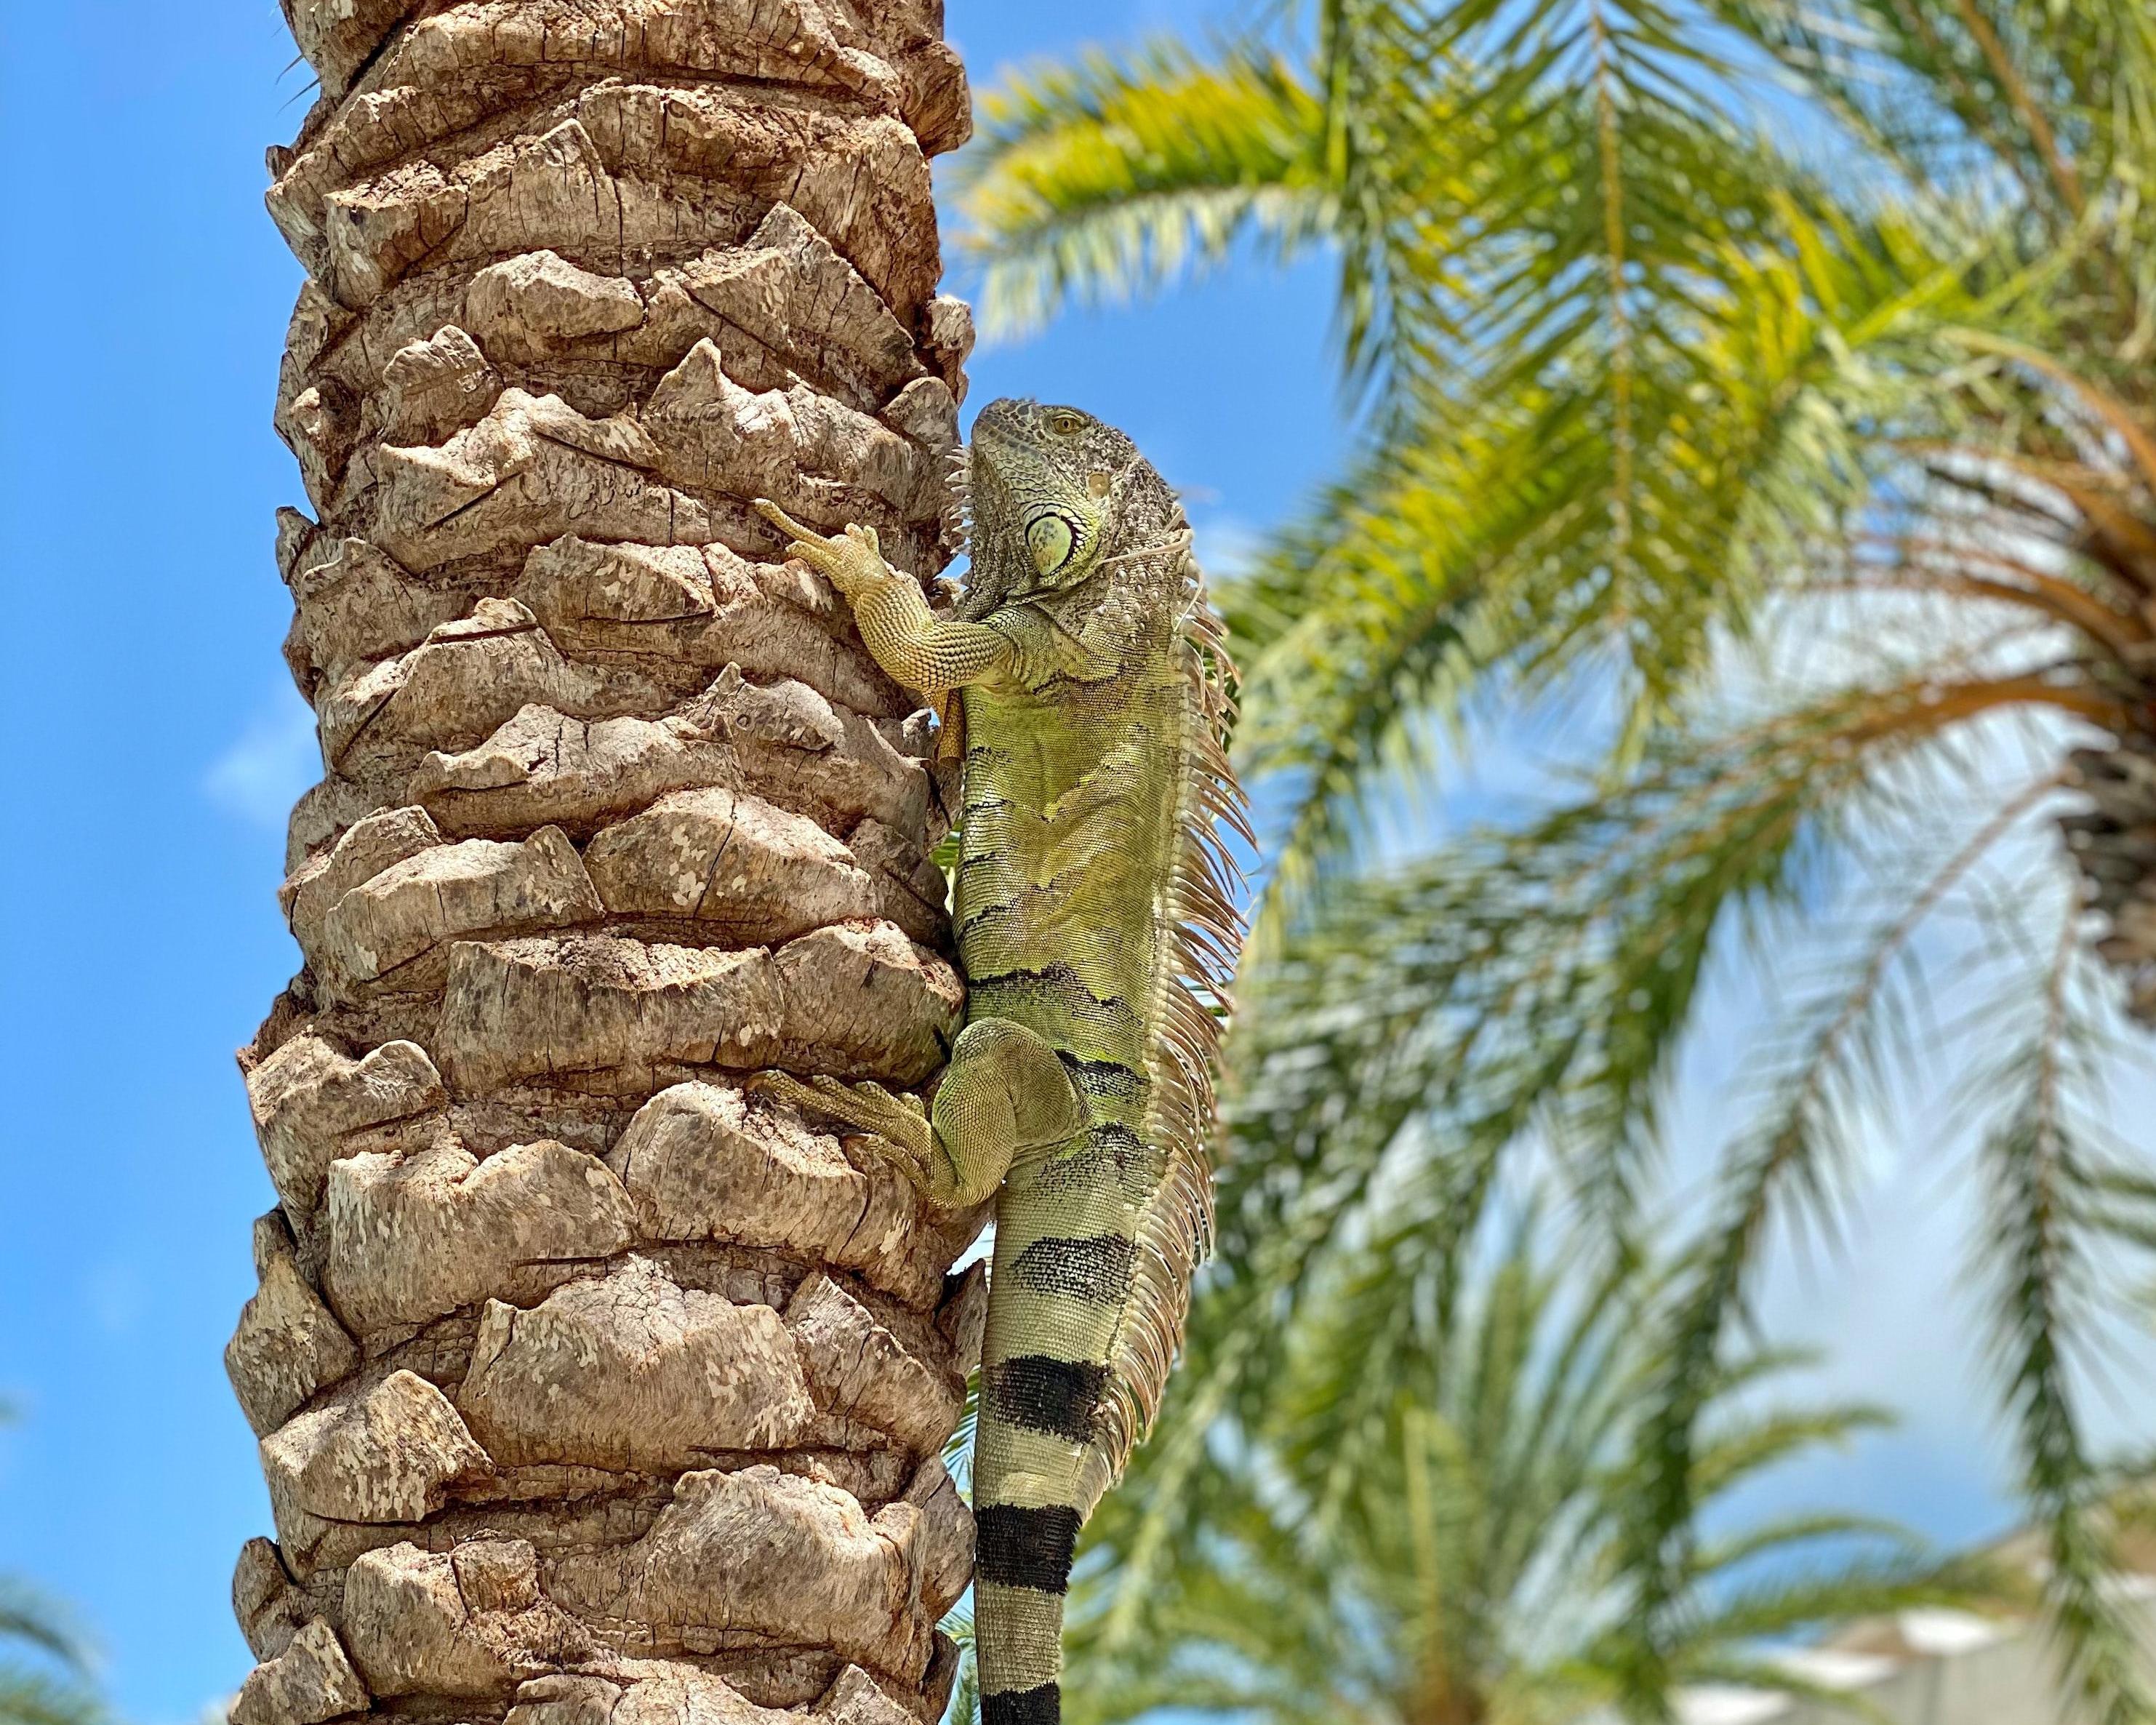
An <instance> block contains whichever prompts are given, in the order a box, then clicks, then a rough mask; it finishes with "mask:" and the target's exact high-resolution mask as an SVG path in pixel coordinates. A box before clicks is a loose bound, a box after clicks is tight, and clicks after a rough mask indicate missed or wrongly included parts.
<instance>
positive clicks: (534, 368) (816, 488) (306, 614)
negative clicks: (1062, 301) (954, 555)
mask: <svg viewBox="0 0 2156 1725" xmlns="http://www.w3.org/2000/svg"><path fill="white" fill-rule="evenodd" d="M285 14H286V17H287V18H288V20H289V22H290V24H291V26H292V28H293V31H294V33H295V36H296V38H297V39H298V40H299V43H300V47H301V49H302V50H303V51H304V52H305V54H306V55H307V57H308V58H309V59H311V61H312V62H313V64H314V65H315V66H316V69H317V70H318V71H319V73H320V74H321V84H322V90H323V96H322V99H321V102H320V103H319V104H318V105H317V106H316V109H315V110H314V111H313V112H312V113H311V115H310V116H308V118H307V120H306V121H305V125H304V126H303V127H302V128H301V131H300V137H299V139H298V141H297V142H296V143H295V145H294V146H293V147H291V148H290V149H281V148H280V149H278V150H275V151H272V152H271V157H270V166H271V171H272V174H273V177H274V179H275V184H274V186H273V188H272V190H271V192H270V194H269V205H270V210H271V213H272V214H273V216H274V217H275V220H276V221H277V223H278V225H279V226H280V228H281V229H282V230H283V232H284V233H285V235H286V237H287V238H288V239H290V243H291V244H292V246H293V249H295V251H296V252H297V253H298V254H299V256H300V259H301V260H302V261H303V262H304V263H305V265H306V267H307V270H308V271H309V277H310V279H309V280H308V282H307V284H306V285H305V288H304V289H303V290H302V291H301V294H300V303H299V307H298V310H297V312H296V314H295V317H294V320H293V324H292V328H291V333H290V347H289V349H288V352H287V354H286V357H285V366H284V370H283V374H282V377H281V380H280V389H279V396H278V404H277V413H276V424H277V427H278V429H279V431H280V434H282V435H283V436H284V438H285V440H286V441H287V442H288V443H289V444H290V446H291V448H292V450H293V453H294V454H295V456H296V457H297V458H298V460H299V464H300V472H301V475H302V478H303V480H304V481H305V487H306V491H307V495H308V496H309V498H310V499H311V514H302V513H300V512H299V511H286V512H285V516H284V517H283V520H282V527H281V531H280V536H279V561H280V567H281V569H282V572H283V574H284V578H285V582H286V583H287V584H288V585H289V586H290V589H291V592H292V595H293V598H294V602H295V612H296V614H295V622H294V624H293V628H292V632H291V635H290V639H289V641H288V643H287V648H286V657H287V659H288V660H289V662H290V666H291V670H292V672H293V675H295V678H296V679H297V680H298V683H299V685H300V690H301V691H302V693H303V694H304V695H305V696H306V697H307V699H308V700H309V701H311V703H312V704H313V705H314V707H315V710H316V714H317V716H318V717H319V720H320V724H321V743H322V752H323V759H324V766H325V777H324V779H323V781H322V783H321V785H320V786H319V787H317V788H316V789H315V790H313V791H311V792H310V793H308V795H307V796H306V797H305V798H303V799H302V801H301V803H300V806H299V808H298V809H296V810H295V814H294V817H293V822H292V830H291V839H290V855H289V859H288V860H289V867H290V879H289V880H287V882H286V884H285V890H284V892H283V895H282V902H283V905H284V908H285V913H286V915H287V916H288V917H289V919H290V925H291V928H292V932H293V933H294V935H295V937H296V939H297V940H298V942H299V943H300V948H301V950H302V952H303V953H304V955H305V968H304V969H303V970H302V971H301V973H300V975H299V977H298V978H296V979H295V981H294V983H292V985H291V987H290V989H289V990H288V992H287V993H285V995H284V996H283V997H282V998H281V999H280V1000H279V1001H278V1002H277V1004H276V1005H275V1009H273V1011H272V1012H271V1014H270V1015H269V1019H268V1021H267V1022H266V1023H265V1024H264V1025H263V1027H262V1029H261V1031H260V1032H259V1034H258V1035H257V1037H256V1039H255V1040H254V1043H253V1044H252V1045H250V1046H249V1048H248V1049H246V1050H244V1051H243V1053H242V1055H241V1065H242V1067H243V1069H244V1073H245V1076H246V1081H247V1086H248V1091H249V1101H250V1103H251V1106H252V1108H253V1111H254V1122H255V1126H256V1128H257V1132H258V1134H259V1139H260V1142H261V1147H262V1153H263V1156H264V1161H265V1162H266V1163H267V1165H268V1168H269V1174H270V1178H271V1179H272V1181H273V1183H275V1188H276V1191H277V1194H278V1199H279V1208H278V1209H276V1210H275V1211H274V1212H272V1213H271V1214H270V1215H269V1216H267V1217H265V1218H264V1219H263V1220H262V1221H261V1222H260V1223H259V1224H258V1225H257V1228H256V1233H255V1261H256V1266H257V1269H258V1271H259V1277H260V1283H261V1286H260V1290H259V1292H258V1293H257V1295H256V1296H255V1297H254V1299H253V1300H252V1301H250V1302H249V1305H248V1307H247V1309H246V1312H244V1314H243V1315H242V1317H241V1320H240V1323H239V1331H238V1332H237V1333H236V1334H235V1335H234V1338H233V1342H232V1345H231V1348H229V1350H228V1353H227V1363H228V1367H229V1369H230V1372H231V1375H232V1378H233V1382H234V1386H235V1388H236V1389H237V1391H238V1394H239V1399H240V1403H241V1405H242V1406H243V1408H244V1410H245V1412H246V1414H247V1416H248V1419H249V1421H250V1423H251V1424H252V1425H254V1429H255V1430H256V1432H257V1433H258V1435H259V1437H260V1439H261V1449H262V1461H263V1466H264V1472H265V1474H266V1476H267V1478H268V1481H269V1491H270V1499H271V1504H272V1508H273V1511H274V1514H275V1522H276V1534H277V1538H276V1540H275V1543H271V1542H269V1541H268V1540H256V1541H254V1542H252V1543H250V1544H249V1547H248V1548H247V1549H246V1551H245V1552H244V1553H243V1554H242V1556H241V1559H240V1563H239V1573H238V1574H237V1576H236V1578H235V1582H234V1603H235V1606H236V1608H237V1610H238V1612H239V1618H240V1622H241V1625H242V1627H243V1629H244V1630H245V1632H246V1634H247V1636H248V1639H249V1642H250V1644H251V1645H252V1646H253V1648H254V1652H255V1654H256V1656H257V1657H258V1658H259V1659H260V1660H261V1661H262V1664H261V1665H260V1666H259V1668H258V1669H257V1670H256V1671H255V1672H254V1675H253V1676H251V1677H250V1678H249V1680H248V1681H247V1685H246V1687H245V1689H244V1691H243V1692H242V1694H241V1696H240V1698H239V1702H238V1704H237V1707H236V1708H235V1712H234V1718H235V1720H236V1721H238V1722H239V1725H326V1722H329V1721H331V1720H339V1719H346V1718H357V1717H360V1716H362V1715H367V1714H379V1715H384V1716H395V1717H401V1718H408V1719H413V1720H421V1721H427V1720H440V1721H444V1722H447V1721H451V1720H454V1721H463V1722H473V1721H480V1720H497V1719H506V1720H511V1721H514V1722H516V1725H608V1722H612V1725H778V1722H779V1721H781V1720H788V1719H810V1718H813V1719H817V1720H824V1721H829V1722H834V1725H904V1722H906V1721H908V1720H921V1721H927V1720H932V1719H934V1718H935V1717H937V1716H938V1715H939V1714H940V1712H941V1711H942V1706H943V1703H944V1698H945V1696H946V1694H947V1690H948V1687H949V1683H950V1680H951V1677H952V1671H953V1663H954V1661H953V1657H952V1649H951V1647H950V1646H949V1645H948V1644H947V1643H946V1642H943V1641H942V1640H940V1639H939V1637H938V1636H937V1633H936V1628H935V1625H936V1623H937V1619H938V1618H939V1617H940V1615H942V1612H943V1611H944V1610H945V1609H947V1607H948V1606H949V1605H950V1604H951V1603H952V1600H953V1599H955V1598H956V1597H957V1594H959V1592H960V1591H961V1590H962V1588H963V1587H964V1585H965V1584H966V1582H967V1579H968V1575H969V1574H970V1569H971V1564H972V1553H973V1529H972V1523H971V1521H970V1518H969V1517H968V1514H967V1512H966V1510H965V1508H964V1507H963V1505H962V1503H961V1502H959V1500H958V1498H957V1495H956V1493H955V1492H954V1491H953V1490H952V1486H951V1483H950V1481H949V1480H948V1479H947V1477H946V1476H945V1475H944V1473H943V1471H942V1466H941V1465H940V1462H939V1461H938V1459H937V1458H938V1451H939V1450H940V1447H941V1445H942V1442H943V1440H945V1438H946V1437H947V1435H948V1434H949V1433H950V1431H951V1430H952V1426H953V1425H955V1423H956V1421H957V1415H958V1411H959V1406H960V1402H961V1399H962V1389H961V1386H962V1381H963V1380H962V1373H963V1371H964V1369H965V1368H966V1366H967V1363H968V1354H969V1353H970V1352H971V1351H972V1350H973V1349H976V1348H978V1338H979V1330H980V1298H979V1294H980V1289H979V1286H978V1276H974V1277H952V1276H949V1275H948V1273H947V1272H948V1271H949V1266H951V1265H952V1262H953V1260H955V1259H956V1258H957V1256H958V1255H959V1254H960V1253H961V1252H962V1250H963V1249H964V1248H965V1246H966V1245H967V1244H968V1242H969V1241H970V1240H971V1239H972V1238H973V1235H974V1234H975V1233H976V1232H977V1231H978V1227H979V1224H980V1223H981V1221H982V1219H983V1218H982V1217H980V1216H978V1215H972V1216H964V1217H960V1218H957V1219H951V1218H947V1217H938V1216H937V1215H936V1214H932V1213H931V1212H930V1211H928V1210H927V1209H925V1208H924V1207H923V1206H922V1205H921V1204H920V1202H919V1201H918V1200H917V1199H916V1197H915V1196H914V1194H913V1193H912V1191H911V1189H910V1188H909V1187H907V1186H906V1184H905V1183H903V1182H902V1181H901V1180H899V1179H898V1178H896V1177H894V1176H893V1175H892V1174H891V1173H890V1172H889V1171H888V1170H887V1169H886V1168H884V1167H883V1166H882V1165H881V1164H880V1163H877V1162H876V1161H875V1159H873V1158H871V1157H870V1156H868V1155H867V1154H866V1153H865V1152H864V1151H863V1149H862V1148H861V1147H860V1146H858V1145H850V1144H848V1143H844V1142H840V1141H839V1140H838V1139H836V1138H834V1137H831V1136H829V1135H828V1134H826V1133H824V1132H819V1131H818V1130H815V1129H814V1128H813V1127H811V1126H809V1125H808V1124H806V1123H804V1122H803V1121H802V1120H801V1119H800V1118H798V1117H796V1116H795V1115H793V1114H792V1113H791V1112H789V1111H786V1110H783V1109H782V1108H779V1107H778V1106H774V1105H773V1104H770V1103H767V1102H766V1101H763V1100H761V1099H759V1098H758V1097H757V1096H754V1095H752V1094H750V1093H749V1092H747V1091H746V1090H745V1089H744V1087H743V1083H742V1080H743V1078H744V1077H745V1076H746V1075H747V1074H748V1073H750V1072H752V1071H753V1070H757V1069H758V1068H760V1067H763V1066H767V1065H783V1066H786V1067H789V1068H791V1069H793V1070H797V1071H800V1072H803V1073H813V1072H829V1073H835V1074H839V1075H843V1076H847V1077H857V1078H875V1079H878V1080H880V1081H884V1082H885V1083H886V1084H890V1085H892V1086H905V1087H912V1088H916V1089H917V1088H918V1087H919V1086H921V1085H922V1084H923V1083H924V1082H926V1081H928V1080H930V1079H931V1078H932V1076H933V1075H934V1074H935V1072H936V1070H937V1068H938V1067H939V1066H940V1065H941V1064H942V1059H943V1053H944V1050H945V1048H946V1047H947V1043H948V1040H949V1037H950V1034H952V1029H953V1026H954V1025H955V1024H956V1021H957V1014H958V1010H959V1007H960V1004H961V990H960V987H959V983H958V980H957V976H956V974H955V973H954V972H953V971H952V968H951V966H950V964H949V963H948V962H947V957H946V953H947V948H948V942H949V930H948V927H947V922H946V920H945V915H944V909H943V892H942V878H941V876H940V875H939V874H938V873H937V870H935V869H934V868H933V867H932V866H931V865H929V863H928V862H927V854H928V851H929V850H930V848H931V847H932V845H933V844H934V843H935V842H936V840H937V839H938V838H939V837H940V836H941V834H942V825H943V816H942V809H943V807H944V798H943V792H944V791H946V790H947V788H948V787H947V786H939V784H938V783H937V781H936V779H935V778H934V775H933V772H932V768H931V767H930V765H929V764H928V762H927V761H926V759H925V758H924V757H925V756H926V754H927V749H926V747H925V743H926V739H927V718H926V716H925V715H922V714H920V713H917V712H916V711H914V707H915V703H914V702H913V701H911V700H910V699H909V698H907V697H906V696H905V695H904V694H903V693H902V692H901V691H900V690H898V689H897V688H896V687H895V686H894V685H892V684H891V683H890V682H889V681H888V680H886V679H885V677H884V676H883V675H882V674H881V672H880V671H879V670H878V669H877V668H876V666H875V664H874V662H873V661H872V660H870V658H869V657H868V655H867V654H866V653H865V651H864V650H863V649H862V648H861V645H860V641H859V640H858V639H857V638H856V637H855V634H854V633H853V630H852V628H851V625H850V621H849V619H848V615H847V613H846V609H845V608H844V606H843V605H841V604H839V603H837V601H836V599H835V596H834V594H833V593H831V592H830V591H829V589H828V588H825V587H824V585H823V584H822V583H821V582H820V580H819V578H815V577H813V576H811V575H808V574H807V573H805V572H803V571H801V570H800V569H798V567H784V566H783V565H782V564H781V563H780V562H779V561H778V549H779V547H778V540H777V538H776V537H775V536H774V535H773V533H772V531H770V530H769V529H768V528H767V526H765V525H764V524H763V523H762V521H760V520H759V519H757V517H756V516H754V515H753V514H752V511H750V509H749V507H748V505H749V501H750V500H751V499H752V498H754V497H756V496H758V495H769V496H772V497H775V498H777V499H778V500H779V501H782V502H783V503H784V504H785V505H786V506H787V507H788V508H789V509H791V510H793V511H795V512H796V513H798V514H799V515H801V516H803V517H805V518H806V519H808V520H810V521H814V522H816V523H818V524H819V525H822V526H826V527H831V528H835V527H836V526H839V525H840V524H842V523H844V522H845V521H866V522H870V523H873V524H874V525H875V527H876V528H877V529H878V531H879V532H880V535H881V536H882V542H883V544H884V546H885V549H886V551H887V552H889V553H890V554H891V557H892V558H893V560H894V562H897V563H899V564H900V565H901V566H902V567H906V568H907V569H909V570H911V571H912V572H915V573H916V574H918V575H919V576H921V578H923V579H924V580H927V579H930V578H933V577H934V576H935V575H936V573H937V572H938V571H939V570H940V569H941V567H942V564H943V562H944V561H945V560H946V557H947V553H948V551H949V548H950V542H951V541H950V532H949V526H948V524H947V521H946V520H945V516H944V490H943V481H944V470H945V465H946V460H947V456H948V454H949V453H950V451H951V449H952V448H953V446H954V445H955V444H956V441H957V402H958V398H959V397H960V395H961V393H962V390H963V388H964V383H963V377H962V372H961V367H962V365H963V362H964V360H965V357H966V352H967V350H968V347H969V345H970V325H969V323H968V319H967V316H966V314H965V311H964V308H963V307H962V305H958V304H957V303H956V302H955V301H952V300H945V299H939V298H937V297H936V293H935V287H936V280H937V274H938V270H939V263H938V259H937V242H936V223H935V212H934V208H933V206H932V203H931V201H930V190H929V177H928V168H927V158H928V157H930V156H931V155H932V154H934V153H935V152H937V151H941V150H945V149H948V148H951V147H952V146H954V145H956V144H957V143H958V142H959V141H962V137H963V135H964V132H965V131H966V128H967V126H968V99H967V95H966V89H965V85H964V80H963V79H962V75H961V74H960V71H959V69H958V66H957V62H956V61H955V59H953V57H952V54H951V53H950V51H949V50H948V49H947V48H946V47H945V45H944V44H943V43H942V39H941V28H942V19H941V15H940V14H941V8H940V6H939V5H937V3H935V0H860V3H853V4H847V5H843V6H839V5H829V4H825V3H823V0H285Z"/></svg>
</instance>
